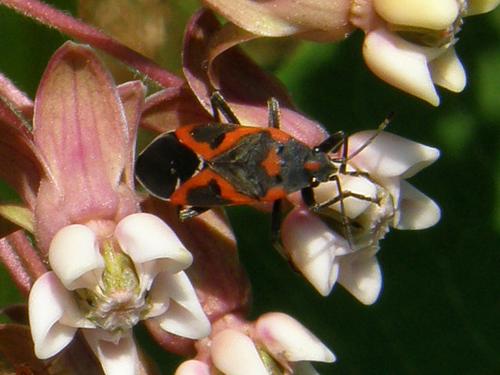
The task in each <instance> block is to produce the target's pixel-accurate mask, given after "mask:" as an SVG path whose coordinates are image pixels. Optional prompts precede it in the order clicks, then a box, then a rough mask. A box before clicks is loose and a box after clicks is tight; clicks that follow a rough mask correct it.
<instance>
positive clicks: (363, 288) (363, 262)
mask: <svg viewBox="0 0 500 375" xmlns="http://www.w3.org/2000/svg"><path fill="white" fill-rule="evenodd" d="M374 253H375V250H374V249H367V250H362V251H357V252H355V253H352V254H348V255H345V256H344V257H341V259H340V273H339V279H338V281H339V283H340V284H341V285H342V286H343V287H344V288H346V289H347V290H348V291H349V293H351V294H352V295H353V296H354V297H356V298H357V299H358V300H359V301H360V302H361V303H363V304H365V305H371V304H372V303H374V302H375V301H376V300H377V298H378V296H379V294H380V290H381V289H382V272H381V270H380V266H379V264H378V261H377V258H376V257H375V255H374Z"/></svg>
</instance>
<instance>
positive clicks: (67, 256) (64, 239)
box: [49, 224, 104, 290]
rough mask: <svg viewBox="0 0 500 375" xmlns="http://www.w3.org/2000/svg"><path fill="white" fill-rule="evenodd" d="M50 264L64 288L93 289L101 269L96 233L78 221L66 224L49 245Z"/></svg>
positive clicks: (102, 266)
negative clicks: (95, 271) (94, 273)
mask: <svg viewBox="0 0 500 375" xmlns="http://www.w3.org/2000/svg"><path fill="white" fill-rule="evenodd" d="M49 262H50V266H51V267H52V269H53V270H54V272H55V273H56V275H57V276H58V277H59V279H60V280H61V282H62V283H63V285H64V286H65V288H66V289H69V290H75V289H77V288H90V289H92V288H93V287H94V286H95V285H96V284H97V279H98V275H93V274H92V271H94V270H97V271H98V272H99V270H102V269H103V268H104V259H103V258H102V256H101V254H100V252H99V245H98V243H97V239H96V235H95V233H94V232H93V231H92V230H91V229H90V228H89V227H87V226H85V225H81V224H73V225H68V226H66V227H64V228H63V229H61V230H60V231H59V232H57V234H56V235H55V236H54V239H53V240H52V242H51V244H50V248H49Z"/></svg>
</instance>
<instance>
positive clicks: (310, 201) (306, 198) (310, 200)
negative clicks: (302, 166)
mask: <svg viewBox="0 0 500 375" xmlns="http://www.w3.org/2000/svg"><path fill="white" fill-rule="evenodd" d="M300 194H301V195H302V201H303V202H304V204H305V205H306V206H307V207H310V208H312V207H314V206H316V204H317V203H316V198H314V190H313V188H312V187H310V186H308V187H305V188H304V189H302V190H301V191H300Z"/></svg>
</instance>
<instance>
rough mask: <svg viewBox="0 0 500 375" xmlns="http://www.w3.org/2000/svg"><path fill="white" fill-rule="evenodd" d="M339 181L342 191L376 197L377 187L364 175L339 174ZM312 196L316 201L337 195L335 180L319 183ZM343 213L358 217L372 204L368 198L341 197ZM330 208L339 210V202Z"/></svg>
mask: <svg viewBox="0 0 500 375" xmlns="http://www.w3.org/2000/svg"><path fill="white" fill-rule="evenodd" d="M340 176H341V177H340V183H341V188H342V192H343V193H344V194H346V193H347V192H354V193H357V194H361V195H363V196H365V197H371V198H376V196H377V187H376V186H375V184H373V183H372V182H371V181H369V180H368V179H366V178H364V177H357V176H342V175H340ZM314 196H315V199H316V201H317V202H326V201H328V200H329V199H332V198H335V197H338V196H339V190H338V185H337V183H336V182H335V181H329V182H325V183H322V184H320V185H319V186H318V187H317V188H316V189H314ZM343 203H344V209H345V215H346V216H347V217H349V218H351V219H354V218H356V217H358V216H359V215H360V214H362V213H363V212H364V211H365V210H366V209H367V208H368V207H369V206H370V204H372V203H371V202H370V201H368V200H363V199H359V198H355V197H347V198H344V199H343ZM330 207H331V208H333V209H335V210H337V211H338V212H340V211H341V208H340V202H337V203H335V204H334V205H331V206H330Z"/></svg>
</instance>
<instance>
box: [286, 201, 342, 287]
mask: <svg viewBox="0 0 500 375" xmlns="http://www.w3.org/2000/svg"><path fill="white" fill-rule="evenodd" d="M281 238H282V241H283V245H284V247H285V249H286V251H287V253H289V255H290V257H291V259H292V261H293V263H294V265H295V266H296V267H297V268H298V269H299V270H300V272H301V273H302V274H303V275H304V276H305V277H306V279H307V280H308V281H309V282H310V283H311V284H312V285H313V286H314V287H315V288H316V289H317V290H318V292H320V293H321V294H322V295H323V296H326V295H328V294H329V293H330V291H331V290H332V288H333V286H334V285H335V282H336V281H337V276H338V272H339V268H338V263H337V255H341V254H345V253H346V252H348V249H349V244H348V243H347V241H346V240H345V239H344V238H343V237H342V236H340V235H338V234H337V233H335V232H334V231H332V230H331V229H330V228H328V226H327V225H326V224H324V223H323V222H322V221H321V219H319V218H318V217H317V216H316V215H314V214H312V213H311V212H309V210H307V209H303V208H299V209H295V210H293V211H292V212H291V213H290V214H289V215H288V216H287V217H286V219H285V221H284V222H283V225H282V229H281Z"/></svg>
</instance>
